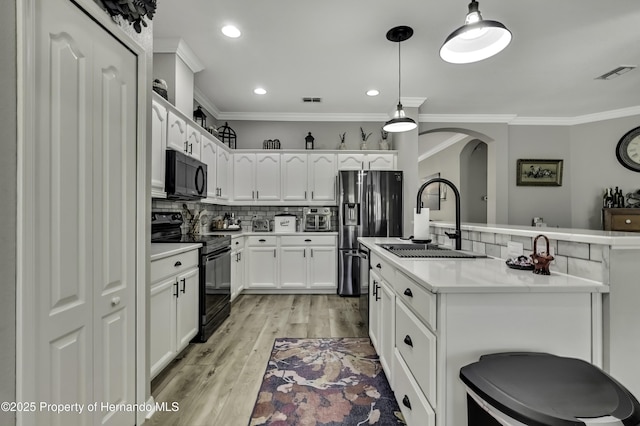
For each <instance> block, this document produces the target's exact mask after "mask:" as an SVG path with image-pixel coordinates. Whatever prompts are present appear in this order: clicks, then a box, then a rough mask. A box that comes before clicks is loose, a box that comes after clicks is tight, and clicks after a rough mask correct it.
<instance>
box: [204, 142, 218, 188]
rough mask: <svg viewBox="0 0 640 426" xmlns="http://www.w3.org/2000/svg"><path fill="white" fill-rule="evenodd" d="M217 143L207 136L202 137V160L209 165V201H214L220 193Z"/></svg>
mask: <svg viewBox="0 0 640 426" xmlns="http://www.w3.org/2000/svg"><path fill="white" fill-rule="evenodd" d="M216 149H217V146H216V144H215V143H214V142H213V141H212V140H211V139H208V138H206V137H203V138H202V152H201V156H200V161H202V162H203V163H204V164H206V165H207V201H214V200H215V199H216V198H217V195H218V188H217V183H216V159H217V153H216Z"/></svg>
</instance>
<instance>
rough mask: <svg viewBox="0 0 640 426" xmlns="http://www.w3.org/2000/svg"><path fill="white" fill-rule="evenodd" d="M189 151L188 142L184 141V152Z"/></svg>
mask: <svg viewBox="0 0 640 426" xmlns="http://www.w3.org/2000/svg"><path fill="white" fill-rule="evenodd" d="M187 151H189V141H184V152H187Z"/></svg>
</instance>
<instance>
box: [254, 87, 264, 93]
mask: <svg viewBox="0 0 640 426" xmlns="http://www.w3.org/2000/svg"><path fill="white" fill-rule="evenodd" d="M253 93H255V94H256V95H266V94H267V91H266V90H264V89H263V88H262V87H256V88H255V89H253Z"/></svg>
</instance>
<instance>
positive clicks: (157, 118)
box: [151, 101, 167, 197]
mask: <svg viewBox="0 0 640 426" xmlns="http://www.w3.org/2000/svg"><path fill="white" fill-rule="evenodd" d="M166 149H167V109H166V108H165V107H164V106H162V105H160V103H159V102H156V101H153V102H152V103H151V196H152V197H166V196H167V194H166V192H165V190H164V170H165V163H166V154H165V151H166Z"/></svg>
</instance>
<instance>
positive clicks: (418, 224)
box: [413, 208, 429, 240]
mask: <svg viewBox="0 0 640 426" xmlns="http://www.w3.org/2000/svg"><path fill="white" fill-rule="evenodd" d="M413 238H414V239H415V240H428V239H429V209H425V208H422V209H420V214H418V213H416V209H415V208H414V209H413Z"/></svg>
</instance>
